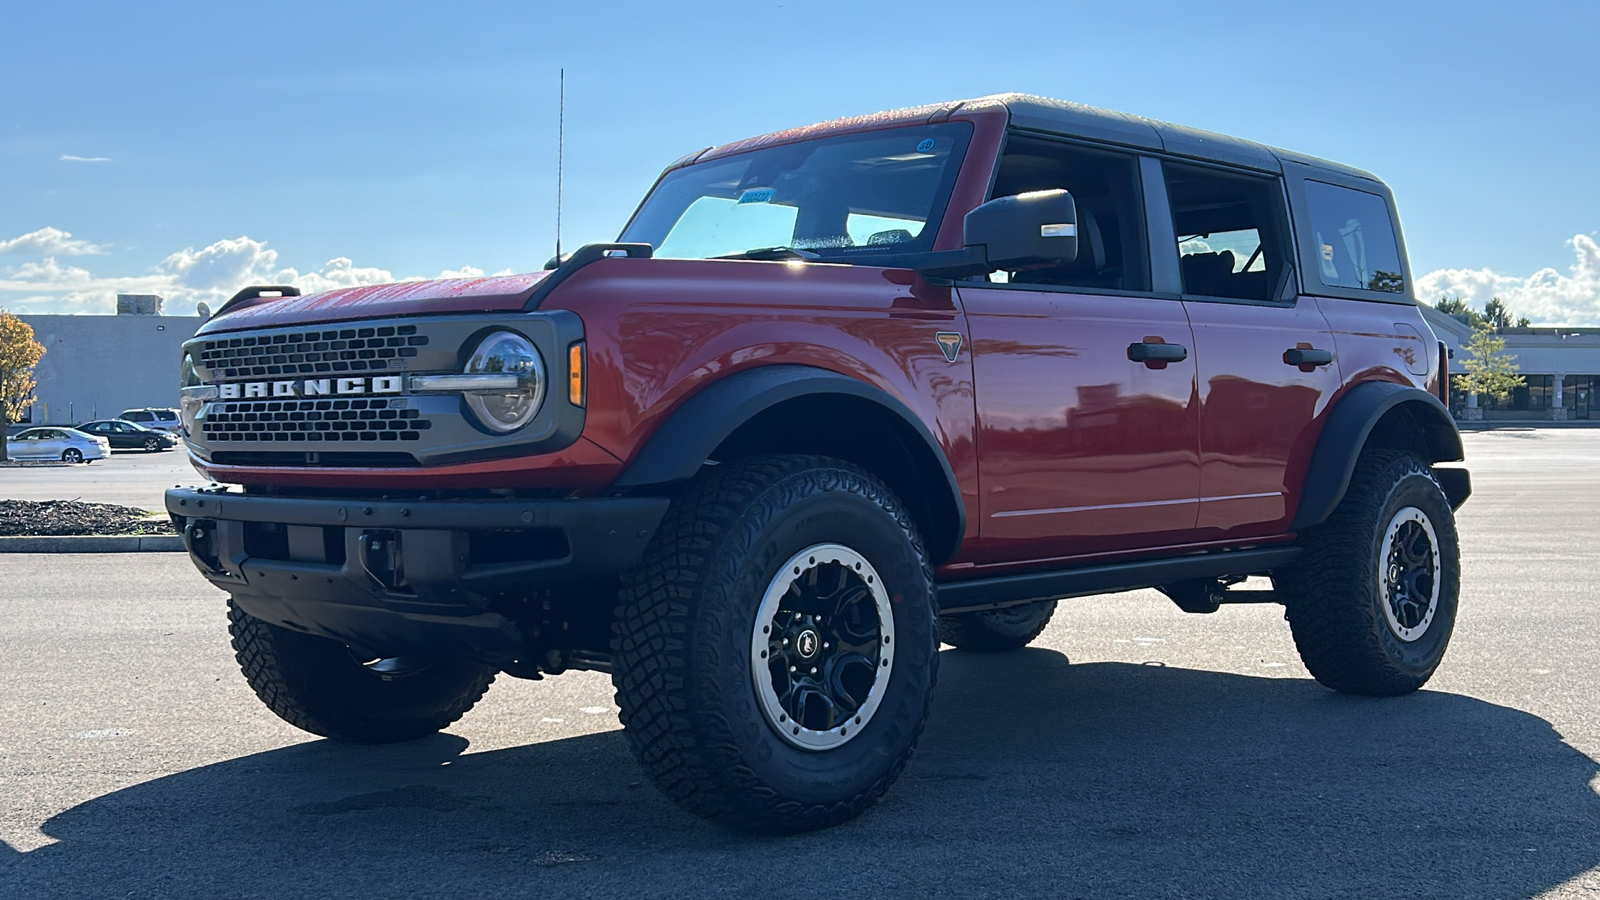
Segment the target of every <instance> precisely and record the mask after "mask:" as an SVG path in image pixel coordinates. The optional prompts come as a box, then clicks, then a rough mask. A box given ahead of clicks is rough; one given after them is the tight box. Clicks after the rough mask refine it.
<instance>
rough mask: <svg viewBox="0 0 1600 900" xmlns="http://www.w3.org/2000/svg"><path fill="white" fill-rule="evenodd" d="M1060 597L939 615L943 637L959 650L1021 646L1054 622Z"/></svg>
mask: <svg viewBox="0 0 1600 900" xmlns="http://www.w3.org/2000/svg"><path fill="white" fill-rule="evenodd" d="M1055 612H1056V601H1054V600H1039V601H1036V602H1034V603H1024V604H1022V605H1021V606H1006V607H1002V608H1000V609H986V610H984V611H982V612H970V613H958V614H956V615H953V616H940V617H939V640H941V641H943V642H945V643H946V644H949V645H950V646H952V647H955V648H956V649H958V650H970V651H973V652H976V653H1001V652H1004V651H1006V650H1020V649H1022V648H1023V647H1026V646H1028V644H1030V643H1032V642H1033V639H1034V638H1036V637H1038V636H1039V635H1040V633H1041V632H1043V631H1044V627H1045V626H1046V625H1049V624H1050V617H1051V616H1053V615H1055Z"/></svg>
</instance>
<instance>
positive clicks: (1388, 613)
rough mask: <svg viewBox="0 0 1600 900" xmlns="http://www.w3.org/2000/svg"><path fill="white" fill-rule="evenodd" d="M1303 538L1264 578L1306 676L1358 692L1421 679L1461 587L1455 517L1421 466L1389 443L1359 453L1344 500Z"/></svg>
mask: <svg viewBox="0 0 1600 900" xmlns="http://www.w3.org/2000/svg"><path fill="white" fill-rule="evenodd" d="M1302 544H1303V546H1304V547H1305V550H1304V552H1303V553H1302V555H1301V559H1300V561H1298V562H1296V563H1295V565H1294V567H1293V568H1292V569H1289V570H1286V571H1283V572H1281V573H1279V572H1275V573H1273V580H1274V583H1275V587H1276V588H1277V590H1278V591H1279V592H1281V593H1282V594H1283V595H1284V597H1285V604H1286V606H1287V607H1288V619H1289V627H1290V630H1291V632H1292V633H1293V634H1294V642H1295V647H1296V648H1298V650H1299V651H1300V659H1301V660H1302V661H1303V662H1304V663H1305V666H1306V668H1307V669H1308V670H1310V672H1311V674H1312V676H1313V677H1314V678H1316V679H1317V681H1319V682H1321V683H1322V684H1324V685H1326V686H1328V687H1330V688H1332V689H1334V690H1336V691H1340V692H1343V693H1347V694H1362V695H1367V696H1396V695H1400V694H1409V693H1411V692H1412V691H1415V690H1417V689H1418V688H1420V687H1422V686H1423V685H1424V684H1426V683H1427V682H1428V679H1429V678H1430V677H1432V675H1433V672H1434V670H1435V669H1436V668H1438V666H1439V662H1440V660H1441V659H1443V657H1444V651H1445V648H1446V647H1447V646H1448V645H1449V643H1450V633H1451V631H1452V630H1453V629H1454V627H1455V619H1456V606H1457V600H1458V598H1459V594H1460V590H1461V551H1460V547H1459V546H1458V542H1457V537H1456V525H1455V516H1454V514H1453V513H1452V512H1451V509H1450V503H1449V501H1448V500H1447V499H1446V498H1445V494H1444V491H1443V490H1442V489H1441V488H1440V486H1439V482H1438V481H1437V480H1436V479H1435V478H1434V477H1433V474H1432V473H1431V472H1430V471H1429V470H1428V467H1427V466H1426V465H1424V464H1423V463H1422V462H1421V461H1420V460H1418V459H1416V458H1415V457H1413V456H1411V455H1409V454H1405V453H1401V452H1397V451H1389V450H1383V451H1373V452H1370V453H1367V454H1364V455H1363V456H1362V458H1361V461H1360V462H1359V463H1357V465H1356V471H1355V474H1354V475H1353V476H1352V478H1351V481H1350V488H1349V490H1348V491H1347V492H1346V494H1345V497H1344V500H1342V501H1341V502H1340V504H1339V507H1338V508H1337V509H1336V510H1334V513H1333V515H1332V516H1331V517H1330V518H1329V519H1328V521H1327V522H1326V523H1325V524H1323V525H1321V526H1318V527H1317V528H1316V529H1313V530H1311V531H1309V532H1308V533H1307V534H1306V535H1305V536H1304V538H1303V541H1302Z"/></svg>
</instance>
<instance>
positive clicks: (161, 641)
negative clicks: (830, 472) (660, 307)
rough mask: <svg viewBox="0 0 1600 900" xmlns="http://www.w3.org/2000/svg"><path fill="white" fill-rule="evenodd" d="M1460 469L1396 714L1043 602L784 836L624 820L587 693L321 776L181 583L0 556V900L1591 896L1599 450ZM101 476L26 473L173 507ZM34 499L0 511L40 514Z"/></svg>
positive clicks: (639, 808)
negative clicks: (1455, 566)
mask: <svg viewBox="0 0 1600 900" xmlns="http://www.w3.org/2000/svg"><path fill="white" fill-rule="evenodd" d="M1467 442H1468V454H1469V463H1470V464H1471V466H1472V467H1473V470H1474V480H1475V482H1476V490H1477V493H1476V494H1475V496H1474V497H1473V499H1472V501H1471V502H1470V503H1469V504H1468V505H1467V506H1466V507H1465V508H1464V509H1463V510H1462V513H1461V516H1460V530H1461V535H1462V540H1463V555H1464V564H1463V567H1464V573H1463V597H1462V612H1461V618H1460V622H1459V625H1458V627H1457V630H1456V635H1455V639H1454V643H1453V645H1452V647H1451V650H1450V652H1449V654H1448V655H1447V657H1446V659H1445V663H1444V665H1443V667H1442V668H1441V669H1440V671H1439V673H1438V675H1437V676H1436V677H1435V679H1434V680H1433V682H1432V683H1431V684H1430V685H1429V686H1428V688H1427V689H1426V690H1424V691H1422V692H1420V693H1418V694H1416V695H1413V696H1410V697H1405V698H1399V699H1390V700H1366V699H1355V698H1348V697H1343V696H1339V695H1336V694H1333V693H1331V692H1329V691H1327V690H1324V689H1323V688H1321V687H1319V686H1318V685H1316V684H1315V683H1314V682H1312V681H1311V680H1310V679H1309V676H1308V675H1307V674H1306V672H1305V671H1304V669H1303V668H1301V667H1300V665H1299V662H1298V661H1297V659H1296V657H1295V653H1294V647H1293V644H1292V643H1291V641H1290V637H1289V633H1288V630H1287V627H1286V626H1285V624H1284V623H1283V621H1282V614H1281V610H1280V609H1279V608H1277V607H1269V606H1260V607H1254V606H1242V607H1233V608H1224V609H1223V610H1222V611H1221V612H1220V613H1217V614H1214V615H1210V616H1191V615H1186V614H1184V613H1182V612H1180V611H1178V610H1177V609H1176V608H1175V607H1173V606H1172V604H1171V603H1170V602H1168V601H1166V600H1165V599H1163V598H1161V597H1160V596H1159V595H1157V594H1155V593H1153V592H1148V591H1144V592H1137V593H1132V594H1124V595H1118V596H1114V597H1098V598H1087V599H1083V600H1074V601H1068V602H1065V603H1063V605H1062V608H1061V610H1060V611H1059V612H1058V613H1057V615H1056V619H1055V621H1054V623H1053V624H1052V625H1051V626H1050V628H1049V629H1048V630H1047V631H1046V632H1045V634H1044V635H1043V637H1042V638H1041V639H1040V640H1039V641H1038V642H1037V644H1036V646H1035V647H1032V648H1030V649H1028V650H1025V651H1022V652H1019V653H1015V654H1010V655H1005V656H989V657H982V656H969V655H965V654H961V653H957V652H955V651H946V652H945V654H944V656H943V658H942V660H941V671H940V676H941V677H940V683H939V688H938V692H937V694H936V697H935V701H934V711H933V717H932V719H931V720H930V723H929V726H928V729H927V731H926V733H925V734H924V736H923V739H922V743H921V746H920V749H919V751H918V753H917V756H916V758H915V759H914V760H913V761H912V763H911V765H910V766H909V768H908V769H907V771H906V773H905V775H904V776H903V777H902V778H901V780H900V781H899V782H898V783H897V784H896V785H895V787H894V788H893V789H892V790H891V791H890V794H889V796H888V797H887V798H886V799H885V801H884V802H883V803H882V804H880V805H879V806H878V807H876V808H875V809H874V810H872V811H870V812H869V813H868V814H867V815H865V816H863V817H862V818H861V819H859V820H857V821H855V822H852V823H849V824H847V825H845V826H842V827H840V828H836V829H833V830H831V831H827V832H824V833H819V834H812V835H805V836H801V837H793V838H765V837H751V836H746V835H741V834H735V833H730V832H728V831H726V830H724V829H722V828H720V827H718V826H715V825H711V824H708V823H705V822H702V821H700V820H697V819H694V818H691V817H689V816H688V815H686V814H683V813H680V812H678V811H677V809H676V808H674V807H673V806H672V805H671V804H669V803H668V802H666V801H665V800H663V799H662V798H661V797H660V796H659V795H658V794H656V793H655V791H654V790H653V789H652V788H651V787H650V786H649V785H648V784H646V783H644V779H643V776H642V774H641V773H640V771H639V769H638V768H637V766H636V765H635V764H634V762H633V760H632V758H631V756H630V755H629V753H628V751H627V748H626V746H625V745H624V742H623V740H622V738H621V734H620V731H619V726H618V723H617V719H616V713H615V708H614V706H613V704H612V698H611V689H610V684H609V681H608V679H607V678H606V677H605V676H603V675H598V674H593V673H575V674H569V675H564V676H561V677H559V678H554V679H549V680H546V681H543V682H527V681H516V680H512V679H506V678H502V680H501V681H500V682H499V683H497V684H496V686H495V687H494V688H493V689H491V691H490V692H489V695H488V696H487V697H486V698H485V700H484V702H483V703H482V704H480V705H479V707H478V708H477V709H476V710H474V711H473V712H472V713H470V714H469V715H468V716H467V717H466V718H465V719H463V720H462V721H461V722H460V723H458V725H457V726H456V727H454V728H452V729H451V731H450V732H449V733H448V734H444V735H439V736H436V737H434V738H430V739H426V740H422V741H416V742H412V743H409V744H404V745H396V746H390V747H379V748H369V747H355V746H346V745H340V744H335V743H331V742H328V741H323V740H319V739H314V738H312V737H311V736H309V735H306V734H304V733H301V732H298V731H296V730H294V729H293V728H291V727H290V726H288V725H286V724H284V723H282V722H281V721H279V720H278V719H276V718H275V717H273V716H272V715H271V714H270V713H269V712H267V710H266V709H265V708H264V707H262V706H261V704H260V703H258V702H257V701H256V699H255V697H254V696H253V695H252V694H251V693H250V691H249V689H248V688H247V687H246V686H245V684H244V681H243V679H242V678H241V677H240V676H239V674H238V672H237V669H236V667H235V665H234V662H233V659H232V656H231V652H230V650H229V649H228V646H227V637H226V629H225V623H224V619H223V612H222V599H223V595H222V594H220V593H219V592H217V591H216V590H214V589H212V588H210V587H209V586H207V585H206V584H205V583H204V582H203V581H201V579H200V578H199V577H198V576H197V575H195V573H194V572H193V571H192V570H191V568H190V566H189V563H188V562H187V561H186V559H184V558H183V556H182V555H181V554H175V553H145V554H118V555H45V554H41V555H18V554H12V555H0V897H4V898H7V900H21V898H32V897H119V898H121V897H285V896H354V897H367V896H387V897H412V896H417V897H424V896H451V897H502V896H549V897H556V896H596V897H615V896H629V897H656V896H671V897H696V898H698V897H713V896H729V897H747V896H790V897H833V896H868V897H902V896H903V897H923V896H951V897H968V896H1027V897H1040V896H1054V897H1152V896H1158V897H1228V898H1237V897H1272V898H1286V897H1377V898H1389V897H1533V896H1552V897H1594V896H1600V795H1597V793H1600V763H1597V762H1596V760H1597V759H1600V683H1597V679H1596V673H1597V666H1596V660H1597V658H1600V602H1597V599H1596V596H1595V591H1594V584H1595V575H1594V572H1595V569H1596V564H1597V563H1600V515H1597V514H1596V512H1595V508H1594V498H1595V497H1597V496H1600V430H1556V429H1548V430H1527V431H1516V430H1500V431H1493V432H1484V433H1475V434H1469V435H1467ZM160 457H165V459H162V458H160ZM123 460H124V457H123V456H122V455H121V454H119V455H118V457H117V458H116V459H114V460H112V461H110V463H109V464H108V463H101V464H98V465H97V466H95V467H92V468H93V470H92V471H91V470H90V469H87V468H84V467H79V469H77V470H73V471H71V472H70V473H63V472H62V471H61V470H48V471H49V475H48V477H49V478H51V479H56V478H68V477H78V476H79V475H89V476H93V477H96V478H101V477H104V478H106V479H107V480H106V481H105V482H104V485H105V486H106V488H105V489H106V490H112V491H126V492H127V493H119V494H115V497H118V498H121V499H112V497H110V496H107V495H105V494H98V493H92V492H90V491H89V490H87V489H86V490H85V491H84V492H83V493H82V494H81V495H78V494H73V495H57V498H68V499H70V497H71V496H81V497H82V499H85V500H106V499H111V500H112V502H122V503H130V504H134V505H142V506H149V507H151V508H155V507H157V506H159V496H153V497H151V496H146V494H147V493H148V492H150V491H158V489H159V487H162V486H165V485H166V484H171V483H174V482H176V481H192V480H193V475H192V472H189V470H188V469H187V467H186V466H183V464H182V460H181V457H180V456H179V454H177V453H168V454H160V455H159V456H158V457H150V458H143V459H140V458H137V457H127V460H128V461H127V462H126V464H125V467H126V470H127V472H128V473H130V474H114V473H119V472H122V471H123V466H124V464H123ZM169 464H171V465H174V466H175V468H174V469H173V470H172V471H168V470H167V469H166V468H163V467H166V466H168V465H169ZM40 471H44V470H40ZM102 472H103V473H104V474H102ZM34 474H36V473H35V472H34V471H33V470H6V471H3V472H0V496H14V497H20V498H25V499H51V498H50V497H45V496H40V495H38V494H34V493H25V492H23V491H24V488H21V487H18V485H20V484H21V483H22V482H21V480H20V479H21V478H25V477H32V476H33V475H34ZM158 474H159V475H160V476H161V477H160V478H157V477H156V476H157V475H158ZM169 476H170V477H169ZM65 483H66V484H67V485H68V486H69V487H73V486H81V485H94V484H96V482H65ZM51 489H52V490H57V489H59V488H51ZM26 490H27V491H34V490H45V488H44V487H42V486H40V485H39V484H35V483H31V482H30V483H29V484H28V485H27V487H26ZM96 490H99V488H96Z"/></svg>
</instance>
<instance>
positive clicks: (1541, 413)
mask: <svg viewBox="0 0 1600 900" xmlns="http://www.w3.org/2000/svg"><path fill="white" fill-rule="evenodd" d="M1422 315H1423V317H1424V318H1425V319H1427V320H1428V324H1429V325H1430V326H1432V328H1433V333H1434V334H1435V335H1437V336H1438V338H1439V340H1441V341H1444V343H1445V346H1447V347H1449V348H1450V350H1451V352H1452V356H1453V358H1452V359H1451V361H1450V371H1451V372H1452V373H1455V374H1457V375H1459V374H1460V373H1461V372H1463V371H1464V369H1463V368H1462V365H1461V363H1462V361H1463V360H1466V359H1470V358H1471V356H1472V354H1470V353H1469V352H1467V350H1466V346H1467V344H1468V342H1470V341H1471V340H1472V328H1471V326H1469V325H1467V324H1466V323H1465V322H1462V321H1461V320H1459V319H1457V318H1455V317H1454V316H1449V315H1445V314H1444V313H1441V312H1439V311H1438V310H1436V309H1434V308H1433V307H1431V306H1427V305H1425V304H1424V305H1422ZM1499 336H1500V337H1501V338H1502V339H1504V340H1505V342H1506V353H1508V354H1510V355H1512V356H1515V357H1516V364H1517V367H1518V370H1519V371H1520V373H1521V375H1522V377H1523V380H1524V381H1525V382H1526V385H1525V386H1524V387H1521V388H1518V389H1516V390H1515V391H1513V392H1512V393H1511V396H1509V397H1506V398H1505V399H1503V400H1495V399H1493V398H1490V397H1476V396H1473V395H1470V394H1468V393H1467V392H1465V391H1462V390H1457V389H1455V386H1454V385H1452V389H1451V391H1450V400H1451V402H1450V409H1451V411H1452V412H1454V413H1455V415H1456V418H1458V419H1465V420H1478V419H1481V420H1484V421H1517V420H1522V421H1541V420H1542V421H1550V420H1556V421H1564V420H1583V419H1591V420H1596V421H1600V409H1595V407H1596V406H1600V328H1572V327H1539V328H1507V329H1505V330H1503V331H1501V332H1500V335H1499Z"/></svg>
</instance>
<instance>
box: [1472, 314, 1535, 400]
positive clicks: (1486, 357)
mask: <svg viewBox="0 0 1600 900" xmlns="http://www.w3.org/2000/svg"><path fill="white" fill-rule="evenodd" d="M1466 350H1467V352H1468V353H1471V354H1472V358H1471V359H1466V360H1462V361H1461V368H1462V369H1464V370H1465V373H1466V374H1464V375H1458V376H1456V378H1457V379H1458V381H1457V384H1458V385H1459V386H1460V387H1461V388H1462V389H1463V390H1466V391H1476V392H1477V394H1478V396H1480V397H1493V398H1494V399H1496V400H1504V399H1505V398H1506V397H1509V396H1511V392H1512V391H1514V390H1516V389H1517V388H1519V387H1522V386H1523V385H1524V384H1526V383H1527V382H1526V380H1525V379H1524V378H1523V377H1522V376H1521V375H1519V374H1517V373H1518V371H1519V370H1518V368H1517V357H1516V356H1515V355H1514V354H1510V353H1507V352H1506V341H1505V338H1502V337H1499V336H1497V335H1496V334H1495V329H1494V328H1493V327H1492V326H1491V325H1489V323H1488V322H1483V323H1480V324H1479V325H1478V326H1477V327H1476V328H1474V329H1473V331H1472V340H1470V341H1468V342H1467V346H1466Z"/></svg>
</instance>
